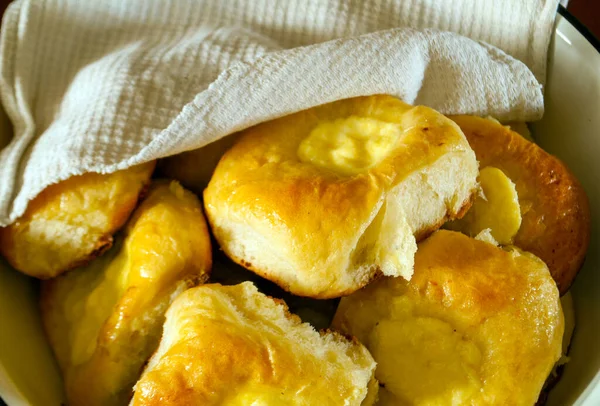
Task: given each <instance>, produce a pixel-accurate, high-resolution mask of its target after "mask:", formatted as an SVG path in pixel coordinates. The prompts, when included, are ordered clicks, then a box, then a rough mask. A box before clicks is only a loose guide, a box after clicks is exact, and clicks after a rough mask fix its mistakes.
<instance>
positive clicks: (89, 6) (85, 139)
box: [0, 0, 558, 225]
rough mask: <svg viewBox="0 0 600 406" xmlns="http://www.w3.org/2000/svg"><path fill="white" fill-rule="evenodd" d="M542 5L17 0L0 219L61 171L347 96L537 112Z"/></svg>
mask: <svg viewBox="0 0 600 406" xmlns="http://www.w3.org/2000/svg"><path fill="white" fill-rule="evenodd" d="M557 4H558V0H529V1H527V0H526V1H524V0H504V1H502V2H491V1H487V0H456V1H450V0H382V1H373V2H371V1H364V2H363V1H358V0H287V1H283V0H277V1H274V0H257V1H241V0H200V1H183V0H179V1H176V0H168V1H166V0H140V1H135V2H128V1H122V0H103V1H80V0H36V1H33V0H32V1H29V0H18V1H16V2H14V3H12V4H11V5H10V6H9V7H8V9H7V11H6V12H5V15H4V18H3V21H2V31H1V35H0V96H1V100H2V104H3V106H4V109H5V111H6V113H7V116H8V118H9V119H10V121H11V122H12V125H13V127H14V133H10V132H7V131H3V132H2V133H1V134H0V225H6V224H9V223H10V222H12V221H14V220H15V219H16V218H17V217H18V216H19V215H21V214H22V213H23V211H24V210H25V208H26V206H27V202H28V201H29V200H31V199H32V198H33V197H35V196H36V195H37V194H38V193H39V192H40V191H41V190H43V189H44V188H45V187H46V186H48V185H50V184H52V183H56V182H58V181H60V180H63V179H66V178H68V177H70V176H72V175H76V174H81V173H84V172H89V171H94V172H103V173H105V172H111V171H115V170H117V169H122V168H125V167H128V166H131V165H134V164H137V163H141V162H145V161H149V160H152V159H156V158H159V157H163V156H167V155H171V154H175V153H178V152H181V151H184V150H188V149H193V148H198V147H201V146H203V145H205V144H207V143H209V142H212V141H215V140H217V139H219V138H221V137H223V136H225V135H227V134H229V133H232V132H234V131H237V130H240V129H243V128H246V127H248V126H251V125H254V124H256V123H258V122H261V121H265V120H268V119H272V118H275V117H278V116H282V115H285V114H289V113H292V112H295V111H299V110H302V109H305V108H308V107H311V106H314V105H318V104H322V103H326V102H330V101H333V100H337V99H342V98H347V97H354V96H360V95H368V94H376V93H388V94H392V95H395V96H398V97H400V98H402V99H403V100H404V101H406V102H408V103H413V104H425V105H428V106H431V107H433V108H435V109H438V110H440V111H441V112H443V113H451V114H458V113H472V114H480V115H488V114H489V115H493V116H495V117H497V118H499V119H502V120H535V119H538V118H540V117H541V115H542V113H543V97H542V84H543V80H544V77H545V69H546V54H547V49H548V42H549V39H550V35H551V32H552V26H553V21H554V17H555V12H556V6H557ZM446 31H450V32H446ZM458 34H461V35H458ZM467 37H469V38H472V39H474V40H476V41H473V40H471V39H469V38H467ZM481 41H485V42H481ZM488 44H491V45H488ZM496 47H497V48H496ZM2 118H4V122H3V123H0V125H2V126H5V125H6V117H2Z"/></svg>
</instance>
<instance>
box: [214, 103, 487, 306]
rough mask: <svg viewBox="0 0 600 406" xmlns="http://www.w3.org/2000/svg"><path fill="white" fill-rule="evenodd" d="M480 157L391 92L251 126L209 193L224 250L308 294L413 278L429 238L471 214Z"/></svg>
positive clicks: (435, 118)
mask: <svg viewBox="0 0 600 406" xmlns="http://www.w3.org/2000/svg"><path fill="white" fill-rule="evenodd" d="M476 176H477V162H476V160H475V156H474V154H473V151H472V150H471V149H470V147H469V145H468V143H467V141H466V139H465V137H464V135H463V134H462V132H461V131H460V129H459V128H458V127H457V126H456V125H455V124H454V123H453V122H452V121H451V120H448V119H447V118H446V117H444V116H442V115H441V114H439V113H437V112H436V111H434V110H432V109H430V108H427V107H423V106H418V107H412V106H409V105H407V104H405V103H403V102H401V101H400V100H398V99H396V98H393V97H391V96H370V97H358V98H354V99H348V100H342V101H338V102H334V103H330V104H326V105H323V106H319V107H315V108H312V109H309V110H306V111H302V112H299V113H296V114H293V115H290V116H287V117H283V118H280V119H277V120H273V121H270V122H266V123H263V124H260V125H258V126H255V127H252V128H250V129H248V130H245V131H243V132H242V134H241V136H240V139H239V140H238V142H237V143H236V144H235V145H234V146H233V147H232V148H231V149H230V150H229V151H228V152H227V153H225V155H224V156H223V158H222V159H221V161H220V162H219V165H218V166H217V169H216V170H215V173H214V175H213V177H212V179H211V181H210V183H209V185H208V187H207V189H206V190H205V192H204V200H205V208H206V211H207V216H208V218H209V221H210V223H211V225H212V230H213V233H214V235H215V237H216V239H217V241H218V242H219V244H220V246H221V248H222V249H223V250H224V251H225V253H227V255H228V256H229V257H230V258H232V259H233V260H234V261H235V262H237V263H239V264H241V265H243V266H245V267H246V268H248V269H250V270H252V271H254V272H256V273H257V274H259V275H261V276H263V277H265V278H267V279H269V280H271V281H273V282H275V283H277V284H279V285H280V286H281V287H282V288H284V289H286V290H288V291H290V292H292V293H294V294H296V295H300V296H309V297H315V298H332V297H338V296H341V295H346V294H350V293H352V292H354V291H355V290H357V289H359V288H361V287H362V286H364V285H366V284H367V283H368V282H369V281H371V280H373V279H374V278H375V277H376V276H378V275H380V274H384V275H389V276H402V277H404V278H407V279H409V278H410V276H411V274H412V269H413V258H414V252H415V250H416V241H415V237H416V238H417V239H419V238H422V237H424V236H426V235H427V234H428V233H430V232H432V231H433V230H435V229H437V228H438V227H439V226H440V225H441V224H442V223H443V222H444V221H446V220H447V219H452V218H455V217H457V216H460V215H461V213H463V212H464V211H465V210H466V208H468V206H469V204H470V199H471V195H472V193H473V191H474V189H475V188H476Z"/></svg>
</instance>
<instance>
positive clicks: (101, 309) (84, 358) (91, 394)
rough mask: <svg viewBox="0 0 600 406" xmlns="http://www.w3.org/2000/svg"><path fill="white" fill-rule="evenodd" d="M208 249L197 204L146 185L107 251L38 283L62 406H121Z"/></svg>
mask: <svg viewBox="0 0 600 406" xmlns="http://www.w3.org/2000/svg"><path fill="white" fill-rule="evenodd" d="M210 267H211V245H210V236H209V233H208V227H207V225H206V222H205V220H204V216H203V213H202V205H201V203H200V202H199V200H198V198H197V197H196V196H195V195H194V194H192V193H191V192H188V191H186V190H184V189H183V188H182V187H181V186H180V185H179V184H178V183H177V182H174V181H173V182H170V183H169V182H164V181H158V182H154V183H153V184H152V186H151V187H150V190H149V192H148V196H147V197H146V198H145V199H144V201H143V202H142V203H141V205H140V206H139V207H138V208H137V209H136V210H135V212H134V213H133V216H132V218H131V220H130V221H129V222H128V223H127V226H126V228H125V230H124V233H123V235H122V236H119V237H117V241H116V243H115V246H114V247H113V248H112V249H111V250H109V251H108V252H107V253H106V254H105V255H103V256H102V257H101V258H98V259H95V260H94V261H92V262H91V263H90V264H89V265H87V266H86V267H83V268H78V269H75V270H73V271H71V272H68V273H66V274H64V275H61V276H59V277H58V278H55V279H52V280H50V281H45V282H43V284H42V299H41V309H42V320H43V322H44V326H45V330H46V333H47V335H48V338H49V340H50V344H51V346H52V348H53V350H54V353H55V355H56V357H57V360H58V363H59V365H60V367H61V369H62V371H63V377H64V381H65V388H66V394H67V399H68V401H69V404H70V405H86V406H92V405H123V404H127V402H128V401H129V399H130V398H131V395H132V393H133V392H132V388H133V385H134V384H135V382H136V381H137V380H138V378H139V377H140V374H141V372H142V368H143V366H144V364H145V362H146V361H147V360H148V358H150V356H151V355H152V353H153V352H154V351H155V350H156V347H157V346H158V342H159V340H160V337H161V333H162V325H163V323H164V313H165V311H166V310H167V308H168V306H169V304H170V303H171V302H172V301H173V299H174V298H175V297H176V296H177V294H179V293H181V292H182V291H184V290H185V289H187V288H189V287H191V286H193V285H195V284H197V283H199V282H203V281H205V280H206V279H208V275H209V271H210Z"/></svg>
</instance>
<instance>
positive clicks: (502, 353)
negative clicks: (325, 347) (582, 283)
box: [332, 230, 564, 405]
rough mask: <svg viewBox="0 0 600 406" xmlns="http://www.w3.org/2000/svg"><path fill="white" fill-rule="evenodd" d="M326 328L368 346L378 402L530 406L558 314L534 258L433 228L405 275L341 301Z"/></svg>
mask: <svg viewBox="0 0 600 406" xmlns="http://www.w3.org/2000/svg"><path fill="white" fill-rule="evenodd" d="M332 326H333V327H334V328H336V329H340V331H342V332H344V333H347V334H353V335H355V336H356V337H357V338H358V339H359V340H361V342H363V343H364V344H365V345H366V346H367V348H369V350H370V351H371V353H372V355H373V357H374V358H375V360H376V361H377V363H378V365H377V369H376V371H375V376H376V378H377V380H378V381H379V383H380V385H381V386H382V388H381V389H380V391H379V392H380V403H379V404H381V405H398V404H415V405H426V404H427V405H431V404H436V405H533V404H534V403H535V402H536V400H537V398H538V395H539V393H540V390H541V389H542V386H543V384H544V381H545V379H546V377H547V376H548V374H549V373H550V371H551V370H552V368H553V366H554V363H555V362H556V361H557V360H558V359H559V358H560V356H561V352H562V348H561V340H562V337H563V328H564V321H563V313H562V310H561V305H560V300H559V294H558V289H557V288H556V285H555V283H554V281H553V280H552V277H551V276H550V273H549V271H548V268H547V267H546V265H545V264H544V263H543V262H542V261H541V260H540V259H539V258H537V257H535V256H534V255H532V254H529V253H526V252H523V251H520V250H519V249H517V248H507V250H502V249H501V248H498V247H496V246H494V245H491V244H489V243H486V242H482V241H477V240H475V239H472V238H469V237H467V236H465V235H463V234H461V233H458V232H453V231H446V230H440V231H437V232H436V233H434V234H433V235H432V236H431V237H429V238H428V239H427V240H425V241H423V242H421V243H420V244H419V250H418V251H417V254H416V257H415V273H414V275H413V277H412V279H411V281H410V282H407V281H405V280H403V279H401V278H385V279H381V280H378V281H376V282H374V283H372V284H370V285H369V286H367V287H366V288H364V289H362V290H360V291H358V292H356V293H354V294H353V295H351V296H349V297H346V298H342V300H341V302H340V305H339V308H338V310H337V313H336V315H335V318H334V321H333V324H332Z"/></svg>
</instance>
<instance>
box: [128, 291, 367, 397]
mask: <svg viewBox="0 0 600 406" xmlns="http://www.w3.org/2000/svg"><path fill="white" fill-rule="evenodd" d="M374 369H375V362H374V361H373V358H372V357H371V355H370V354H369V352H368V351H367V349H366V348H365V347H364V346H363V345H362V344H360V343H359V342H358V341H356V340H352V339H347V338H345V337H343V336H341V335H339V334H337V333H332V332H327V333H322V334H320V333H318V332H317V331H315V330H314V329H313V328H312V327H311V326H310V325H309V324H306V323H301V321H300V319H299V318H298V317H297V316H294V315H292V314H290V313H288V311H287V307H286V306H285V304H284V303H283V302H281V301H276V300H274V299H271V298H269V297H267V296H265V295H263V294H262V293H259V292H258V290H257V289H256V287H255V286H254V285H253V284H252V283H250V282H244V283H242V284H239V285H234V286H222V285H219V284H208V285H202V286H198V287H196V288H193V289H189V290H187V291H186V292H184V293H182V294H181V295H180V296H179V297H178V298H177V299H176V300H175V301H174V302H173V304H172V305H171V307H170V308H169V310H168V311H167V315H166V322H165V326H164V333H163V337H162V340H161V342H160V346H159V348H158V350H157V351H156V353H155V354H154V355H153V356H152V358H151V359H150V362H149V363H148V366H147V367H146V369H145V371H144V373H143V375H142V377H141V378H140V380H139V381H138V382H137V383H136V385H135V394H134V396H133V399H132V401H131V405H135V406H140V405H148V406H149V405H161V406H168V405H205V406H209V405H231V406H235V405H259V404H260V405H295V406H304V405H306V406H309V405H310V406H312V405H320V406H327V405H348V406H351V405H356V406H358V405H371V404H373V401H374V400H375V398H376V393H377V384H376V382H375V380H374V379H373V371H374ZM369 390H370V391H371V392H370V393H368V392H369Z"/></svg>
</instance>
